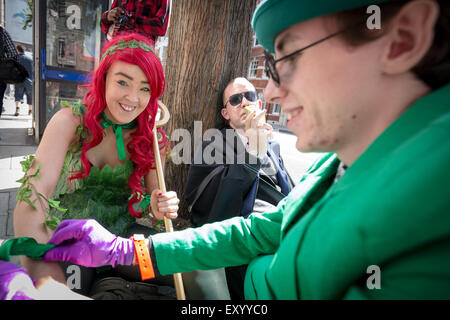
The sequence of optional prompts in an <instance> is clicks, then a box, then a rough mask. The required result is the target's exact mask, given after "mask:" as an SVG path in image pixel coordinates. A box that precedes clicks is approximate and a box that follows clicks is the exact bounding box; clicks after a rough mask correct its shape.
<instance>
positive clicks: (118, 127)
mask: <svg viewBox="0 0 450 320" xmlns="http://www.w3.org/2000/svg"><path fill="white" fill-rule="evenodd" d="M102 117H103V120H105V122H103V123H102V124H101V127H102V128H103V129H106V128H108V127H109V126H112V128H113V131H114V133H115V134H116V144H117V152H118V153H119V160H125V159H126V157H127V156H126V153H125V143H124V142H123V132H122V130H123V129H133V128H134V127H136V124H137V121H136V119H135V120H133V121H131V122H130V123H127V124H116V123H114V122H112V121H111V120H109V119H108V117H107V116H106V114H105V113H104V112H102Z"/></svg>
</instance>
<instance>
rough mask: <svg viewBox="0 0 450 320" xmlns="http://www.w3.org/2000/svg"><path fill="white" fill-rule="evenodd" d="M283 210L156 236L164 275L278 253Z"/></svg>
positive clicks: (225, 264)
mask: <svg viewBox="0 0 450 320" xmlns="http://www.w3.org/2000/svg"><path fill="white" fill-rule="evenodd" d="M281 220H282V212H281V209H278V210H276V211H274V212H269V213H263V214H257V213H253V214H251V215H250V216H249V217H248V218H246V219H244V218H242V217H235V218H232V219H228V220H225V221H220V222H216V223H212V224H206V225H203V226H202V227H200V228H195V229H194V228H191V229H186V230H183V231H177V232H172V233H160V234H157V235H154V236H152V242H153V248H154V251H155V257H156V264H157V266H158V269H159V272H160V273H161V274H162V275H166V274H172V273H178V272H188V271H192V270H209V269H217V268H221V267H228V266H237V265H242V264H248V263H249V262H250V261H251V260H252V259H253V258H255V257H257V256H259V255H262V254H270V253H274V252H275V251H276V249H277V248H278V246H279V244H280V229H281Z"/></svg>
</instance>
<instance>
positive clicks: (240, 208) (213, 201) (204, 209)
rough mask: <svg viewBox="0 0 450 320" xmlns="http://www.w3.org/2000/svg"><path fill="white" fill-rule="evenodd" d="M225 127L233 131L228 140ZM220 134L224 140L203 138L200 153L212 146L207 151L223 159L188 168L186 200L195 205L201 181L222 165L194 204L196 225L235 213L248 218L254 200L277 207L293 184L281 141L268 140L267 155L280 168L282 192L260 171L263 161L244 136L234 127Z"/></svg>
mask: <svg viewBox="0 0 450 320" xmlns="http://www.w3.org/2000/svg"><path fill="white" fill-rule="evenodd" d="M226 130H230V131H229V132H228V137H229V138H228V139H226V137H227V134H226ZM221 133H222V136H221V138H222V140H221V141H215V140H213V141H204V142H203V145H202V148H201V150H197V152H202V155H204V152H205V148H209V149H207V150H213V151H212V153H211V154H212V155H214V158H215V159H222V161H220V160H219V161H214V162H213V163H212V164H207V163H205V159H203V161H202V163H201V164H192V165H191V167H190V169H189V175H188V180H187V184H186V189H185V193H184V194H185V200H186V201H187V202H188V204H189V205H192V203H193V202H194V200H195V198H196V195H197V193H198V192H199V186H200V184H201V182H202V181H203V180H204V179H205V177H207V176H208V174H209V173H211V172H212V171H213V170H215V169H216V168H217V167H220V169H219V171H218V172H217V173H216V174H215V175H214V176H213V177H212V178H211V180H210V181H209V183H208V184H207V185H206V187H205V188H204V189H203V190H202V191H201V194H200V196H199V197H198V198H197V201H195V204H194V205H193V206H192V209H191V222H192V223H193V225H194V226H201V225H203V224H205V223H211V222H215V221H222V220H225V219H228V218H231V217H235V216H244V217H246V216H248V215H249V214H250V213H251V212H252V211H253V206H254V203H255V199H260V200H264V201H266V202H268V203H270V204H272V205H274V206H276V205H277V204H278V202H279V201H280V200H281V199H282V198H284V197H285V196H286V195H287V194H288V193H289V191H290V190H291V189H292V187H293V185H294V183H293V182H292V179H291V177H290V176H289V174H288V173H287V171H286V169H285V167H284V164H283V160H282V158H281V156H280V145H279V144H278V142H276V141H273V140H272V141H269V146H268V148H269V151H268V156H269V157H270V158H271V159H272V160H273V163H274V164H275V167H276V169H277V175H276V176H277V180H278V184H279V186H280V187H281V192H279V191H278V190H277V188H276V186H275V185H274V183H273V181H272V180H271V179H270V178H269V177H268V176H267V175H265V174H264V173H263V172H261V171H260V168H261V161H260V160H259V159H258V158H256V157H253V156H252V155H250V154H249V153H248V152H247V151H246V150H245V147H244V145H243V144H242V141H241V139H240V138H239V137H238V135H237V134H236V132H235V131H234V130H233V129H231V128H225V129H223V130H221ZM230 137H232V138H231V139H230ZM208 152H209V151H208Z"/></svg>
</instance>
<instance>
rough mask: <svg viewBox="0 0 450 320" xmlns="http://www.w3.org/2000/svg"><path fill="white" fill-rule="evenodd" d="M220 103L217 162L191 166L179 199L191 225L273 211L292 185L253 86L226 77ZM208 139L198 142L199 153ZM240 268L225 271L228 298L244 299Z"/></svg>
mask: <svg viewBox="0 0 450 320" xmlns="http://www.w3.org/2000/svg"><path fill="white" fill-rule="evenodd" d="M222 103H223V105H222V106H221V107H220V114H221V116H222V117H223V119H224V121H226V125H225V127H224V128H222V130H221V133H222V135H221V136H222V137H223V145H221V146H225V147H222V148H220V147H219V148H215V152H219V153H223V160H224V161H223V164H220V163H213V164H206V163H202V164H199V165H196V164H192V165H191V166H190V169H189V175H188V180H187V184H186V189H185V199H186V201H187V203H188V204H189V205H190V213H191V221H192V223H193V225H194V226H196V227H199V226H202V225H203V224H205V223H211V222H216V221H222V220H226V219H228V218H231V217H237V216H243V217H247V216H248V215H249V214H250V213H252V212H267V211H271V210H274V209H276V208H275V207H276V205H277V204H278V202H279V201H280V200H281V199H282V198H284V197H285V196H286V195H287V194H288V193H289V192H290V191H291V189H292V187H293V186H294V183H293V181H292V179H291V177H290V176H289V174H288V172H287V171H286V169H285V167H284V164H283V159H282V158H281V155H280V145H279V143H278V142H276V141H275V140H272V139H270V136H271V132H272V127H271V126H270V125H269V124H268V123H266V122H265V120H264V116H265V110H261V106H262V102H261V100H259V99H258V94H257V92H256V90H255V87H254V86H253V84H251V83H250V82H249V81H248V80H247V79H245V78H235V79H233V80H231V81H230V82H229V83H228V85H227V86H226V88H225V90H224V91H223V93H222ZM227 131H228V134H227ZM212 143H213V142H212V141H204V143H203V148H202V152H203V150H205V148H208V147H210V146H211V145H212ZM226 145H228V146H229V148H228V150H233V162H232V163H226V158H227V157H228V158H229V157H230V155H226V154H225V153H226V152H228V151H227V147H226ZM239 152H244V157H241V158H240V157H239ZM240 159H243V160H245V161H240ZM203 186H204V187H203ZM245 269H246V267H245V266H238V267H233V268H226V270H225V272H226V277H227V283H228V289H229V292H230V296H231V298H232V299H233V300H235V299H239V300H242V299H244V288H243V285H244V276H245Z"/></svg>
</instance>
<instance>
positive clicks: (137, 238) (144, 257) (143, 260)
mask: <svg viewBox="0 0 450 320" xmlns="http://www.w3.org/2000/svg"><path fill="white" fill-rule="evenodd" d="M131 239H132V240H133V243H134V252H135V258H136V261H135V265H136V264H139V270H140V271H141V279H142V280H147V279H153V278H154V277H155V271H154V270H153V265H152V260H151V259H150V253H149V252H148V248H147V246H146V245H145V238H144V236H143V235H142V234H135V235H134V236H132V237H131Z"/></svg>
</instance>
